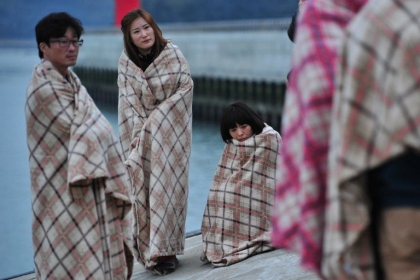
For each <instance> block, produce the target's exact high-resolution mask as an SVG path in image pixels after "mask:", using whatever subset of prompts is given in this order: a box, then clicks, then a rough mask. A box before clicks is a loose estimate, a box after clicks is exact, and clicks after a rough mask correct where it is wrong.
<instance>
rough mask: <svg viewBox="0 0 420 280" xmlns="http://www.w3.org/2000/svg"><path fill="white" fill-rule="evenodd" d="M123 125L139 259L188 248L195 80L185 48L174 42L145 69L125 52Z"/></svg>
mask: <svg viewBox="0 0 420 280" xmlns="http://www.w3.org/2000/svg"><path fill="white" fill-rule="evenodd" d="M118 86H119V108H118V118H119V130H120V140H121V143H122V146H123V151H124V155H125V158H126V164H127V166H128V170H129V174H130V177H131V181H132V188H133V200H134V217H135V218H134V220H135V221H134V242H135V246H134V247H135V254H136V257H137V259H138V261H140V262H142V263H144V264H145V266H146V267H150V266H153V265H155V264H156V258H157V257H159V256H164V255H175V254H183V251H184V244H185V219H186V214H187V202H188V201H187V198H188V167H189V157H190V152H191V137H192V135H191V132H192V127H191V125H192V97H193V81H192V79H191V75H190V71H189V67H188V63H187V61H186V60H185V58H184V56H183V55H182V53H181V51H180V50H179V49H178V48H177V47H176V46H175V45H173V44H171V43H168V44H167V46H166V47H165V48H164V50H163V51H162V53H161V54H160V55H159V56H158V57H157V58H156V59H155V60H154V61H153V62H152V64H151V65H150V66H149V67H148V68H147V69H146V71H144V72H143V71H142V70H141V69H140V68H139V67H137V66H136V65H135V64H134V63H133V62H132V61H130V59H129V58H128V57H127V55H126V53H125V51H123V52H122V54H121V57H120V60H119V64H118Z"/></svg>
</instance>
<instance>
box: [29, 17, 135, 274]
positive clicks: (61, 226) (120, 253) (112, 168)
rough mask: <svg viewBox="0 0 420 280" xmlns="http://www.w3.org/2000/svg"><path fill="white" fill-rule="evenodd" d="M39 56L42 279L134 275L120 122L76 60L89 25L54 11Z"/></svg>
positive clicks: (35, 126)
mask: <svg viewBox="0 0 420 280" xmlns="http://www.w3.org/2000/svg"><path fill="white" fill-rule="evenodd" d="M35 32H36V40H37V44H38V51H39V57H40V58H41V59H42V61H41V62H40V63H39V64H37V65H36V66H35V69H34V71H33V74H32V79H31V82H30V84H29V87H28V89H27V100H26V106H25V113H26V125H27V137H28V139H27V140H28V148H29V163H30V171H31V190H32V210H33V219H32V240H33V248H34V261H35V274H36V277H37V279H129V278H130V275H131V273H132V268H133V256H132V252H131V250H130V249H128V248H131V244H132V238H131V236H132V233H131V230H132V228H131V219H132V216H131V213H132V212H131V203H130V199H129V197H130V185H129V180H128V176H127V174H126V170H125V167H124V165H123V161H122V160H123V159H122V151H121V149H120V144H119V143H118V139H117V137H116V135H115V133H114V131H113V129H112V126H111V125H110V124H109V122H108V121H107V120H106V119H105V117H104V116H103V115H102V114H101V112H100V111H99V109H98V108H97V107H96V106H95V103H94V102H93V100H92V98H91V97H90V96H89V94H88V93H87V91H86V88H85V87H84V86H83V85H82V84H81V82H80V80H79V78H78V77H77V76H76V74H75V73H73V72H72V71H71V70H69V69H68V68H69V67H71V66H74V65H75V64H76V61H77V56H78V53H79V47H80V46H81V45H82V43H83V40H80V36H81V34H82V32H83V27H82V25H81V23H80V21H79V20H77V19H75V18H73V17H71V16H70V15H68V14H67V13H52V14H49V15H48V16H46V17H44V18H43V19H41V20H40V21H39V22H38V24H37V25H36V27H35Z"/></svg>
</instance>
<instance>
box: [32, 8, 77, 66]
mask: <svg viewBox="0 0 420 280" xmlns="http://www.w3.org/2000/svg"><path fill="white" fill-rule="evenodd" d="M69 27H71V28H73V29H74V31H75V32H76V35H77V38H78V39H80V36H82V34H83V31H84V29H83V26H82V23H81V22H80V20H78V19H77V18H74V17H72V16H70V15H69V14H68V13H65V12H59V13H51V14H49V15H47V16H46V17H44V18H43V19H41V20H40V21H39V22H38V23H37V25H36V26H35V36H36V43H37V45H38V55H39V58H43V57H44V54H43V53H42V51H41V49H40V48H39V44H40V43H42V42H44V43H46V44H47V46H50V39H51V38H60V37H63V36H64V35H65V34H66V31H67V29H68V28H69Z"/></svg>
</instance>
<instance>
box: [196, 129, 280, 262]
mask: <svg viewBox="0 0 420 280" xmlns="http://www.w3.org/2000/svg"><path fill="white" fill-rule="evenodd" d="M280 142H281V138H280V135H279V134H278V133H277V132H276V131H275V130H274V129H272V128H271V127H270V126H267V125H266V127H265V128H264V130H263V132H262V133H261V134H259V135H254V136H252V137H251V138H249V139H247V140H245V141H243V142H238V141H237V140H233V143H230V144H227V145H226V146H225V149H224V151H223V154H222V157H221V159H220V161H219V164H218V166H217V169H216V174H215V176H214V179H213V183H212V186H211V189H210V192H209V195H208V199H207V206H206V209H205V211H204V216H203V221H202V226H201V233H202V238H203V255H202V257H201V259H202V260H203V261H206V260H208V261H210V262H211V263H212V264H213V266H216V267H218V266H227V265H231V264H234V263H237V262H239V261H241V260H243V259H245V258H247V257H249V256H252V255H255V254H258V253H262V252H265V251H269V250H273V249H274V248H273V247H272V246H271V242H270V213H271V207H272V204H273V199H274V187H275V180H276V161H277V153H278V151H279V149H280Z"/></svg>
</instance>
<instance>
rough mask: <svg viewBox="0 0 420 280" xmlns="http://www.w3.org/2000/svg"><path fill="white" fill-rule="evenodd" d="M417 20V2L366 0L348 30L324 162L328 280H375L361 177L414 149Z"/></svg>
mask: <svg viewBox="0 0 420 280" xmlns="http://www.w3.org/2000/svg"><path fill="white" fill-rule="evenodd" d="M419 18H420V3H419V2H418V1H406V0H382V1H374V2H372V3H368V4H367V5H366V6H365V7H364V9H363V10H362V11H361V12H360V14H359V15H357V16H356V18H355V19H354V21H353V22H352V23H351V24H350V25H349V27H348V35H347V36H346V39H345V41H344V45H343V49H342V52H343V59H342V61H341V63H340V67H339V72H338V73H339V75H338V82H337V83H338V85H339V86H338V88H337V94H336V95H335V98H334V106H333V118H332V119H333V121H332V133H331V134H332V135H331V136H332V140H331V154H330V157H329V172H330V173H329V182H328V187H329V188H328V190H329V193H328V200H329V205H328V211H327V233H326V240H328V242H325V246H324V248H325V249H324V257H325V259H324V271H325V275H327V276H328V277H330V278H344V277H346V279H349V278H351V277H353V278H351V279H375V277H374V271H373V265H374V263H373V257H372V251H371V236H370V233H369V229H368V226H369V224H370V217H369V210H370V201H369V198H368V196H367V188H368V187H367V180H366V171H368V170H369V169H372V168H374V167H377V166H379V165H380V164H382V163H384V162H385V161H387V160H390V159H392V158H394V157H397V156H398V155H401V154H402V153H404V152H405V151H406V150H407V149H409V148H413V149H415V150H420V134H419V128H420V92H419V82H420V71H419V69H420V49H419V46H420V37H419V24H418V19H419ZM396 230H398V229H396Z"/></svg>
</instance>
